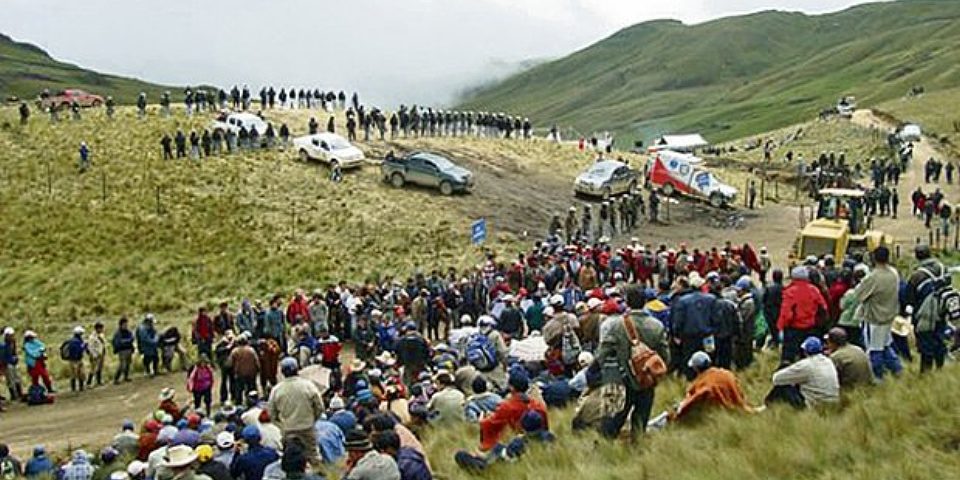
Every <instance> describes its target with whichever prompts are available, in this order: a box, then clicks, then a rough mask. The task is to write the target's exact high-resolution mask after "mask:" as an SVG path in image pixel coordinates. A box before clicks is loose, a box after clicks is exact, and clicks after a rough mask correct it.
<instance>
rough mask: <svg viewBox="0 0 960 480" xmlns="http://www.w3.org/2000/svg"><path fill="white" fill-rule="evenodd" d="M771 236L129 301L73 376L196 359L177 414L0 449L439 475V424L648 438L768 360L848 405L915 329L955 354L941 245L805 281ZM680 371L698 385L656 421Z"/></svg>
mask: <svg viewBox="0 0 960 480" xmlns="http://www.w3.org/2000/svg"><path fill="white" fill-rule="evenodd" d="M752 252H753V249H752V248H750V247H749V246H734V245H731V244H729V243H728V244H727V245H725V246H724V247H721V248H702V249H701V248H693V249H688V248H687V246H686V245H680V246H679V247H678V248H676V249H672V248H667V246H666V245H661V246H660V247H658V248H654V247H652V246H650V245H641V244H640V243H639V242H636V241H634V242H631V244H630V245H627V246H624V247H622V248H615V247H614V246H612V245H609V244H607V243H605V242H603V243H601V242H597V243H594V244H590V243H585V242H580V243H574V244H570V245H567V244H565V243H564V242H561V241H559V239H558V238H557V237H555V236H554V237H551V238H550V239H548V240H547V241H543V242H539V243H537V244H536V245H535V246H534V247H533V248H532V249H531V250H529V251H527V252H523V253H522V254H521V255H519V256H517V257H516V260H514V261H503V260H502V259H500V258H498V257H497V256H496V255H494V254H493V253H491V254H489V255H488V256H487V258H486V260H485V261H484V262H483V263H482V264H481V265H478V266H477V268H476V269H473V270H470V271H466V272H462V273H459V274H458V273H457V272H456V271H455V270H453V269H451V270H449V271H448V272H446V273H441V272H440V271H433V272H430V273H429V274H426V275H422V274H417V275H414V276H411V277H410V278H408V279H405V280H402V281H398V280H394V279H392V278H386V279H384V280H383V281H382V282H378V283H372V282H370V283H367V284H364V285H359V286H350V285H348V284H347V283H345V282H342V283H340V284H338V285H329V286H327V287H326V288H325V289H319V290H316V291H313V292H312V293H311V294H310V295H307V294H306V293H304V292H303V291H297V292H295V293H294V294H293V295H292V297H289V298H285V297H284V296H282V295H273V296H271V297H269V299H268V300H267V301H266V302H262V301H260V300H253V301H249V300H246V299H244V300H242V301H241V302H240V306H239V308H238V309H236V310H234V309H231V308H230V305H229V304H228V303H222V304H220V305H219V307H218V309H217V311H216V312H215V313H213V312H208V311H207V309H206V308H205V307H201V308H199V309H198V311H197V316H196V318H195V320H194V321H193V322H192V323H191V326H190V329H189V332H188V333H189V335H187V334H186V333H185V334H183V335H180V334H179V332H177V331H176V329H175V328H174V329H173V330H172V331H171V328H170V327H168V328H166V329H164V330H163V332H162V333H161V331H160V328H161V325H162V321H161V320H160V319H158V318H157V317H156V316H155V315H153V314H146V315H144V317H143V319H142V321H140V322H139V325H138V326H136V327H135V328H131V327H130V326H129V322H128V321H127V319H126V318H122V319H121V320H120V322H119V323H118V327H117V329H116V330H115V331H114V332H113V334H112V338H111V340H109V341H108V340H107V336H106V329H105V326H104V322H97V323H96V325H95V326H94V328H93V330H92V331H91V332H90V333H89V334H87V333H86V331H85V329H84V328H83V327H82V326H78V327H77V329H76V330H75V331H74V334H73V335H72V336H71V337H70V338H69V339H67V341H66V342H64V343H63V344H62V346H61V348H60V352H59V353H60V355H61V357H62V359H63V361H64V362H66V363H67V364H68V365H69V367H70V368H69V371H70V374H71V378H70V385H71V388H72V389H73V390H83V389H84V388H91V387H97V386H99V385H100V384H101V383H102V375H103V370H104V368H105V366H104V364H105V362H104V359H105V358H106V357H107V356H109V355H111V352H108V347H110V350H111V351H112V354H113V355H115V356H116V357H117V370H116V372H115V373H114V375H113V381H114V383H119V382H121V381H129V380H130V370H131V368H130V367H131V364H132V362H133V361H134V357H135V356H136V359H137V360H140V361H141V362H142V365H143V373H144V374H145V375H150V376H154V375H159V374H161V372H160V366H161V365H163V367H164V370H167V371H170V372H172V371H176V370H180V369H183V370H187V371H188V374H187V375H188V376H187V381H186V384H185V385H177V384H176V383H177V381H176V380H175V378H176V377H172V376H171V377H168V378H170V380H171V383H170V387H169V388H166V389H164V390H163V391H162V392H160V395H159V397H158V401H157V407H156V411H154V412H145V413H147V415H146V416H145V417H143V418H140V419H135V420H125V421H122V423H121V419H118V422H117V425H120V426H121V431H120V432H119V433H118V434H117V436H116V437H115V438H114V440H113V442H111V443H110V444H109V445H107V446H105V447H104V448H103V449H102V451H100V452H99V454H91V453H88V452H85V451H82V450H78V451H76V452H73V454H72V455H71V457H70V459H69V460H68V461H66V462H60V461H53V460H52V459H51V457H49V456H48V454H47V453H46V450H45V449H44V448H43V447H42V446H38V447H37V448H36V449H35V451H34V458H33V459H31V460H30V461H29V462H27V464H26V466H24V464H23V463H22V462H20V461H19V460H17V459H15V458H14V457H13V456H12V455H11V454H10V453H9V449H7V448H6V447H5V446H3V447H2V449H0V465H2V466H3V468H4V478H10V477H19V476H23V475H30V476H36V475H37V472H41V473H42V472H49V471H57V472H60V473H59V475H60V477H62V478H64V479H67V480H90V478H92V476H93V474H94V471H95V470H97V469H100V470H105V471H108V472H109V476H110V478H112V479H114V480H123V479H128V478H133V479H169V478H179V477H188V478H199V479H203V478H204V477H205V476H206V477H210V478H211V479H215V480H226V479H228V478H237V479H239V478H243V479H246V480H261V479H267V478H269V479H272V478H302V477H309V478H317V477H318V476H327V477H328V478H333V477H336V476H340V475H341V474H343V475H345V476H344V478H348V479H394V478H397V479H399V478H403V479H408V478H417V479H424V478H432V474H433V473H432V472H433V468H432V466H431V464H430V459H429V458H428V456H427V454H426V452H425V451H424V448H423V446H422V444H421V442H420V438H424V437H428V436H430V435H431V431H432V430H436V429H446V428H467V429H472V430H473V431H475V432H476V435H477V437H476V438H477V441H476V443H475V444H473V445H460V446H459V447H460V448H461V449H460V450H458V451H456V452H455V453H454V451H453V450H454V449H451V452H450V454H452V455H454V457H455V460H456V463H457V465H459V466H460V467H461V468H463V469H464V470H465V472H466V471H478V470H488V469H495V468H498V467H497V463H499V462H501V461H523V458H522V457H523V455H524V453H525V452H527V451H529V450H530V449H541V448H548V449H549V448H552V447H551V446H550V445H551V444H552V443H554V441H559V442H562V438H559V439H557V438H555V434H554V433H552V430H551V427H553V426H554V421H553V417H552V415H551V413H550V409H552V408H558V407H564V406H569V405H575V408H576V412H575V414H574V417H573V428H574V431H578V430H584V429H594V430H596V431H598V432H599V433H601V434H602V435H604V436H606V437H609V438H616V437H618V436H619V435H620V434H621V433H622V431H623V430H624V428H626V429H627V431H628V432H629V435H630V437H631V438H634V439H635V438H637V437H638V436H640V435H642V434H643V433H644V431H645V430H647V428H648V426H649V428H651V429H662V428H682V427H680V426H682V425H684V424H687V423H692V422H689V420H688V419H690V418H692V417H694V416H702V415H709V414H710V411H711V410H713V409H717V408H721V409H728V410H733V411H737V412H743V413H744V414H751V415H752V414H761V415H762V413H760V412H762V411H763V410H764V408H765V407H764V406H763V405H760V406H754V405H753V404H752V402H751V401H750V399H748V398H747V396H746V395H745V394H744V392H743V390H742V389H741V387H740V385H739V382H738V380H737V376H738V372H741V371H743V370H746V369H750V368H755V367H753V364H754V362H755V357H756V356H757V355H763V356H767V357H770V356H777V357H778V359H779V362H780V368H779V369H778V370H777V371H776V373H774V374H773V377H772V378H771V381H770V393H769V394H768V395H767V396H766V398H765V399H764V400H765V401H764V403H765V404H768V405H772V404H774V403H778V402H782V403H786V404H788V405H791V406H793V407H796V408H815V407H818V406H821V405H828V404H837V403H838V402H839V400H840V399H841V398H842V397H843V396H844V394H845V393H846V392H848V391H849V390H851V389H856V388H870V385H874V384H877V383H881V382H885V381H891V378H892V379H895V378H896V377H897V376H899V375H902V371H903V366H902V363H901V362H902V361H904V360H905V361H911V360H912V356H911V352H910V349H909V343H908V342H906V340H905V335H915V336H916V338H917V345H918V352H919V356H920V365H921V372H923V373H926V372H928V371H930V370H931V369H933V368H934V367H936V368H939V367H942V366H943V364H944V361H945V359H946V357H947V355H948V346H947V342H948V341H949V340H950V339H949V338H948V337H947V333H948V332H949V331H950V325H952V322H954V321H956V320H958V318H960V309H958V308H957V307H958V305H960V301H956V300H958V299H960V295H958V294H957V292H956V291H955V290H953V288H952V286H951V282H950V277H949V273H948V272H947V270H946V269H945V268H944V267H943V265H942V264H941V263H940V262H939V261H938V260H936V258H935V257H933V256H932V255H931V252H930V249H929V248H928V247H927V246H925V245H920V246H918V247H917V249H916V252H915V254H916V257H917V259H918V260H919V261H920V265H919V267H918V268H917V269H916V271H915V272H913V273H912V274H911V275H910V276H908V277H907V278H906V279H901V278H900V276H899V274H898V272H897V271H896V270H895V269H894V268H893V267H892V266H891V265H890V252H889V251H888V250H887V249H886V248H885V247H881V248H878V249H877V250H876V251H874V252H873V253H872V254H871V255H870V256H869V258H866V257H864V256H861V255H854V256H851V257H849V258H844V259H834V258H832V257H830V256H826V257H824V258H815V257H814V258H807V259H804V262H803V264H801V265H798V266H796V267H794V268H792V269H791V270H790V271H789V275H788V277H789V282H787V281H786V279H785V278H784V277H785V275H784V273H783V271H781V270H779V269H775V268H771V266H770V264H769V261H760V260H759V259H757V258H755V256H754V255H753V254H752ZM767 277H769V278H770V281H769V282H766V281H765V279H766V278H767ZM904 325H905V326H906V328H905V327H904ZM911 330H912V332H911ZM3 333H4V336H3V343H2V344H0V359H2V361H3V363H2V366H3V372H4V375H5V378H6V380H7V384H8V387H9V392H10V396H11V397H12V398H14V399H23V400H25V401H27V402H28V403H31V404H47V403H50V402H55V401H56V391H55V389H54V385H53V379H52V378H51V376H50V371H49V369H48V368H47V362H48V353H47V349H46V346H45V345H44V343H43V342H42V341H41V339H40V338H39V335H38V334H37V333H36V332H33V331H27V332H23V334H22V335H20V334H18V332H16V331H15V330H14V329H13V328H10V327H8V328H5V329H4V330H3ZM21 340H22V344H21V343H20V342H21ZM187 341H189V343H190V344H192V348H190V349H189V351H187V350H188V349H187V348H185V347H186V345H185V344H186V342H187ZM345 346H346V347H347V348H344V347H345ZM183 353H186V355H183ZM111 363H113V362H111ZM178 363H179V365H177V364H178ZM24 367H25V368H26V372H27V373H28V374H29V377H30V381H29V383H26V384H22V383H21V380H20V371H21V370H23V368H24ZM668 375H676V376H678V377H680V378H684V379H686V380H687V381H689V382H690V385H689V387H688V389H687V391H686V395H685V396H684V397H683V398H678V399H677V400H676V402H677V403H676V405H677V406H676V407H675V408H672V409H670V410H668V411H667V412H664V413H663V414H661V415H658V416H657V417H655V418H653V419H651V408H652V406H653V399H654V393H655V391H656V387H657V384H658V383H659V382H661V381H663V380H664V378H666V377H667V376H668ZM107 381H108V382H109V377H108V378H107ZM893 381H895V380H893ZM24 386H27V388H26V389H24ZM181 387H185V388H182V389H181ZM103 388H110V387H103ZM184 391H185V394H184ZM78 395H83V394H82V393H78ZM755 400H759V399H755ZM38 408H55V407H38ZM10 414H12V415H25V414H28V413H27V412H25V411H23V410H16V411H14V412H12V413H10ZM628 421H629V426H627V424H628ZM674 425H677V426H674ZM690 428H695V427H690ZM39 440H42V439H38V442H37V443H42V442H40V441H39ZM434 454H436V452H434ZM128 458H132V461H127V460H126V459H128ZM120 459H124V461H125V462H127V463H120V462H121V460H120ZM448 473H449V472H448Z"/></svg>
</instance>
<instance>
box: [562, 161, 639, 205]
mask: <svg viewBox="0 0 960 480" xmlns="http://www.w3.org/2000/svg"><path fill="white" fill-rule="evenodd" d="M638 185H640V173H639V172H637V171H636V170H634V169H632V168H630V167H629V166H628V165H627V164H625V163H623V162H618V161H616V160H604V161H602V162H597V163H594V164H593V165H591V166H590V168H588V169H587V171H585V172H583V173H581V174H580V176H578V177H577V179H576V180H575V181H574V182H573V190H574V192H575V193H578V194H581V195H589V196H592V197H600V198H603V199H604V200H606V199H608V198H610V197H611V196H613V195H619V194H621V193H633V192H635V191H636V190H637V186H638Z"/></svg>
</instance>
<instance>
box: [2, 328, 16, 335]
mask: <svg viewBox="0 0 960 480" xmlns="http://www.w3.org/2000/svg"><path fill="white" fill-rule="evenodd" d="M14 333H16V332H14V331H13V327H7V328H4V329H3V334H4V335H13V334H14Z"/></svg>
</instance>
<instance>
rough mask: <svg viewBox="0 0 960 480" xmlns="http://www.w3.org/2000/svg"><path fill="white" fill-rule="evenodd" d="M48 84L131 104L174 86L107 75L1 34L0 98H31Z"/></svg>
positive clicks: (157, 94)
mask: <svg viewBox="0 0 960 480" xmlns="http://www.w3.org/2000/svg"><path fill="white" fill-rule="evenodd" d="M44 88H49V89H50V91H51V92H55V91H56V90H61V89H64V88H79V89H83V90H87V91H89V92H91V93H96V94H99V95H103V96H107V95H112V96H113V97H114V100H116V101H117V103H126V104H132V103H134V102H135V101H136V100H137V95H139V93H140V92H146V93H147V95H148V98H152V99H153V101H156V99H157V98H159V97H160V94H161V92H163V91H164V90H174V89H175V87H169V86H164V85H156V84H153V83H147V82H143V81H140V80H137V79H133V78H126V77H119V76H115V75H106V74H102V73H97V72H94V71H92V70H87V69H84V68H81V67H78V66H76V65H72V64H69V63H64V62H61V61H59V60H56V59H54V58H52V57H51V56H50V55H49V54H48V53H47V52H45V51H43V50H42V49H40V48H38V47H36V46H34V45H31V44H29V43H21V42H16V41H14V40H12V39H11V38H10V37H7V36H5V35H3V34H0V99H6V98H8V97H13V96H15V97H19V98H23V99H33V98H36V97H37V95H39V94H40V92H41V91H43V89H44Z"/></svg>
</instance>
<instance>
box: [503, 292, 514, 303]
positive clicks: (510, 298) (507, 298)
mask: <svg viewBox="0 0 960 480" xmlns="http://www.w3.org/2000/svg"><path fill="white" fill-rule="evenodd" d="M501 300H503V301H504V302H512V301H513V295H511V294H509V293H508V294H506V295H504V296H503V298H502V299H501Z"/></svg>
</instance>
